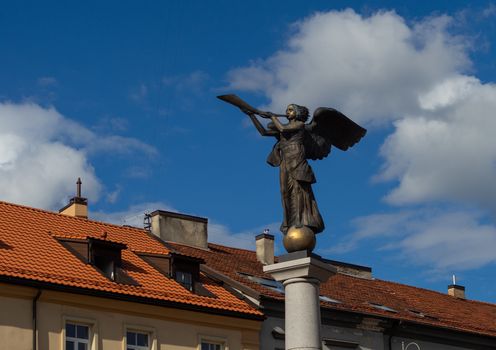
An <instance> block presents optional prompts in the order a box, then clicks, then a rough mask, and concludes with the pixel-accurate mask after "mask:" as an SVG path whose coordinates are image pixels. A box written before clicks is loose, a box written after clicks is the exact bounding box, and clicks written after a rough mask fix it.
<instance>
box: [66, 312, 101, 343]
mask: <svg viewBox="0 0 496 350" xmlns="http://www.w3.org/2000/svg"><path fill="white" fill-rule="evenodd" d="M67 323H72V324H75V325H79V326H86V327H88V343H87V344H88V350H98V328H97V323H96V320H94V319H90V318H83V317H74V316H67V315H64V316H62V332H61V334H62V336H61V341H62V346H61V349H62V350H66V347H65V341H66V340H73V341H75V340H77V338H70V337H67V334H66V332H65V327H66V324H67ZM77 341H78V342H79V343H81V341H79V340H77Z"/></svg>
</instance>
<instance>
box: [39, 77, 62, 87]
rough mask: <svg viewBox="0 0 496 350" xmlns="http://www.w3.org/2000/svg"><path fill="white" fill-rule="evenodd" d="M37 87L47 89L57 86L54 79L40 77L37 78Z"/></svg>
mask: <svg viewBox="0 0 496 350" xmlns="http://www.w3.org/2000/svg"><path fill="white" fill-rule="evenodd" d="M37 82H38V85H39V86H41V87H49V86H56V85H57V84H58V81H57V79H56V78H54V77H48V76H47V77H40V78H38V81H37Z"/></svg>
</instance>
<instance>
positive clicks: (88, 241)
mask: <svg viewBox="0 0 496 350" xmlns="http://www.w3.org/2000/svg"><path fill="white" fill-rule="evenodd" d="M55 238H56V239H57V240H58V241H59V242H60V243H61V244H62V245H63V246H64V247H65V248H66V249H67V250H69V251H70V252H71V253H72V254H74V255H75V256H76V257H77V258H79V259H80V260H81V261H82V262H84V263H85V264H91V265H93V266H94V267H95V268H96V269H97V270H99V271H100V272H101V273H102V274H103V275H104V276H105V277H107V278H108V279H109V280H111V281H115V282H117V283H123V284H132V285H137V284H138V283H137V282H136V281H135V280H134V279H133V278H131V276H129V275H128V274H127V273H126V272H125V271H124V269H123V268H122V257H121V252H122V250H123V249H126V245H125V244H122V243H117V242H112V241H109V240H107V239H106V235H103V239H99V238H94V237H86V238H85V239H81V238H76V236H64V237H55Z"/></svg>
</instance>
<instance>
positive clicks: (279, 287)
mask: <svg viewBox="0 0 496 350" xmlns="http://www.w3.org/2000/svg"><path fill="white" fill-rule="evenodd" d="M239 274H240V275H241V276H243V277H245V278H248V279H249V280H250V281H253V282H256V283H258V284H260V285H262V286H264V287H267V288H269V289H272V290H274V291H276V292H278V293H283V294H284V286H283V284H282V283H281V282H278V281H274V280H270V279H268V278H263V277H256V276H252V275H249V274H247V273H242V272H240V273H239Z"/></svg>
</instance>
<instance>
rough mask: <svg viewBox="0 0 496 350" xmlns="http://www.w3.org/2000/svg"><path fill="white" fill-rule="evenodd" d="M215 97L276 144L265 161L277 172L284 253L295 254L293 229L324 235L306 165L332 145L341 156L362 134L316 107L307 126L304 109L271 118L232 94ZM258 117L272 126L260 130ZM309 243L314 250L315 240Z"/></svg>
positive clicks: (335, 114)
mask: <svg viewBox="0 0 496 350" xmlns="http://www.w3.org/2000/svg"><path fill="white" fill-rule="evenodd" d="M218 98H219V99H221V100H223V101H226V102H228V103H231V104H233V105H235V106H237V107H238V108H240V109H241V110H242V111H243V112H244V113H246V114H247V115H248V116H249V117H250V119H251V120H252V122H253V124H254V125H255V127H256V128H257V130H258V131H259V132H260V134H261V135H262V136H271V137H274V138H275V139H276V140H277V142H276V144H275V145H274V147H273V149H272V151H271V152H270V154H269V156H268V158H267V162H268V163H269V164H270V165H271V166H274V167H279V170H280V171H279V174H280V189H281V199H282V207H283V213H284V215H283V221H282V224H281V232H282V233H283V234H284V235H285V242H284V243H285V246H286V249H287V250H288V251H292V250H300V248H301V247H298V246H295V247H294V248H293V249H288V245H287V244H286V243H287V242H286V236H287V234H288V231H291V229H293V228H295V229H296V231H295V232H296V235H297V236H298V235H300V236H301V232H302V231H301V230H298V229H299V228H308V229H310V230H311V232H312V236H314V234H316V233H319V232H322V231H323V230H324V222H323V220H322V216H321V215H320V212H319V209H318V207H317V202H316V201H315V196H314V194H313V191H312V184H313V183H315V182H316V179H315V175H314V173H313V171H312V168H311V166H310V165H309V164H308V161H307V160H308V159H312V160H318V159H323V158H325V157H327V155H329V153H330V151H331V147H332V146H335V147H337V148H339V149H340V150H342V151H346V150H347V149H348V148H349V147H352V146H353V145H354V144H355V143H357V142H358V141H360V139H361V138H362V137H363V136H364V135H365V133H366V130H365V129H364V128H362V127H361V126H359V125H358V124H356V123H354V122H353V121H352V120H350V119H349V118H347V117H346V116H345V115H344V114H342V113H340V112H338V111H337V110H335V109H332V108H324V107H320V108H317V109H316V110H315V112H314V114H313V118H312V121H311V122H310V123H307V120H308V117H309V112H308V109H307V108H306V107H303V106H299V105H297V104H290V105H288V107H287V108H286V114H285V115H276V114H274V113H271V112H263V111H259V110H258V109H256V108H253V107H252V106H250V105H249V104H247V103H246V102H244V101H243V100H242V99H240V98H239V97H238V96H236V95H222V96H218ZM257 115H258V116H260V117H262V118H268V119H271V122H269V123H268V124H267V126H264V124H262V123H261V121H260V120H259V119H258V118H257ZM281 117H285V118H287V120H288V121H287V123H282V122H281V121H280V120H279V118H281ZM307 231H308V230H307ZM305 244H307V243H305ZM305 244H304V245H305ZM311 244H313V246H314V245H315V240H314V241H313V243H311ZM311 244H310V245H311ZM307 245H308V244H307ZM313 246H312V247H310V248H311V249H309V250H312V249H313ZM306 248H308V247H306Z"/></svg>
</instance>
